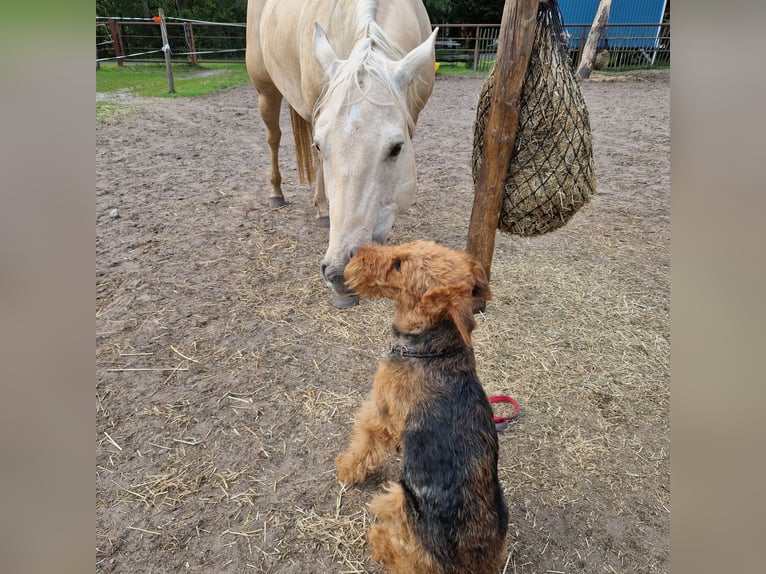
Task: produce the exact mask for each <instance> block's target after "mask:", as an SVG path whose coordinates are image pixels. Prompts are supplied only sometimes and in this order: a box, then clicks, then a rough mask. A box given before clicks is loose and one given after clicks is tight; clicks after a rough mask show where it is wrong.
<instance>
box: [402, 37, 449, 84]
mask: <svg viewBox="0 0 766 574" xmlns="http://www.w3.org/2000/svg"><path fill="white" fill-rule="evenodd" d="M438 31H439V28H436V29H435V30H434V31H433V32H431V35H430V36H429V37H428V38H426V39H425V40H424V41H423V43H422V44H420V46H418V47H417V48H415V49H414V50H412V51H411V52H410V53H409V54H407V55H406V56H405V57H404V58H402V59H401V60H399V61H398V62H396V69H395V70H394V79H395V81H396V84H397V85H398V86H399V88H400V89H401V90H402V91H403V92H406V91H407V88H408V87H409V85H410V82H411V81H412V79H413V78H414V77H416V76H417V75H418V74H419V73H420V72H421V70H427V71H430V73H432V74H435V73H436V71H435V69H434V61H435V59H436V56H435V55H434V54H435V52H434V43H435V41H436V33H437V32H438Z"/></svg>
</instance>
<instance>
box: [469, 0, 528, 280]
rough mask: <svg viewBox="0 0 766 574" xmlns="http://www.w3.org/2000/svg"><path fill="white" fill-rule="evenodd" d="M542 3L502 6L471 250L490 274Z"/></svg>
mask: <svg viewBox="0 0 766 574" xmlns="http://www.w3.org/2000/svg"><path fill="white" fill-rule="evenodd" d="M538 4H539V0H506V1H505V7H504V8H503V20H502V25H501V26H500V36H499V38H498V45H497V60H496V61H495V83H494V85H493V87H492V94H491V99H490V105H489V111H488V112H487V113H488V116H489V117H488V118H487V126H486V128H485V129H484V160H483V161H482V162H481V169H479V174H478V177H477V181H476V189H475V192H474V198H473V209H472V211H471V222H470V224H469V226H468V245H467V248H466V250H467V251H468V253H470V254H471V255H473V256H474V257H476V259H478V260H479V262H480V263H481V264H482V265H483V266H484V270H485V271H486V272H487V278H489V276H490V271H491V267H492V254H493V252H494V250H495V233H496V231H497V223H498V220H499V219H500V210H501V208H502V205H503V193H504V189H505V179H506V176H507V174H508V164H509V162H510V159H511V156H512V154H513V147H514V146H515V145H516V129H517V128H518V125H519V99H520V94H521V87H522V86H523V85H524V77H525V76H526V73H527V65H528V64H529V56H530V54H531V53H532V44H533V42H534V37H535V26H536V24H537V6H538Z"/></svg>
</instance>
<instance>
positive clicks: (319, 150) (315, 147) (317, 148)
mask: <svg viewBox="0 0 766 574" xmlns="http://www.w3.org/2000/svg"><path fill="white" fill-rule="evenodd" d="M314 149H315V150H317V153H322V150H321V149H319V144H318V143H317V142H314Z"/></svg>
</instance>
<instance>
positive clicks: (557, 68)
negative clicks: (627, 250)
mask: <svg viewBox="0 0 766 574" xmlns="http://www.w3.org/2000/svg"><path fill="white" fill-rule="evenodd" d="M494 80H495V69H494V67H493V68H492V70H491V71H490V73H489V76H488V77H487V80H486V81H485V82H484V86H483V87H482V91H481V95H480V96H479V105H478V108H477V112H476V123H475V124H474V139H473V180H474V183H476V181H477V180H478V175H479V168H480V166H481V163H482V160H483V158H484V129H485V127H486V124H487V118H488V117H489V106H490V99H491V94H492V86H493V84H494ZM595 189H596V176H595V170H594V166H593V150H592V145H591V131H590V120H589V117H588V110H587V108H586V106H585V100H584V99H583V97H582V93H581V92H580V86H579V84H578V83H577V80H576V79H575V76H574V74H573V73H572V70H571V68H570V67H569V58H568V56H567V51H566V46H565V44H564V42H563V27H562V22H561V14H560V13H559V10H558V6H557V4H556V2H555V0H541V1H540V6H539V9H538V14H537V25H536V27H535V38H534V45H533V47H532V54H531V56H530V60H529V65H528V67H527V73H526V76H525V78H524V85H523V87H522V89H521V96H520V102H519V126H518V130H517V133H516V145H515V148H514V150H513V155H512V156H511V161H510V164H509V166H508V175H507V177H506V180H505V188H504V197H503V205H502V209H501V212H500V218H499V221H498V225H497V226H498V229H500V230H501V231H504V232H506V233H511V234H514V235H520V236H523V237H528V236H533V235H541V234H543V233H547V232H549V231H553V230H554V229H558V228H559V227H561V226H562V225H564V224H565V223H566V222H567V221H569V219H570V218H571V217H572V216H573V215H574V214H575V213H576V212H577V210H579V209H580V208H581V207H582V206H583V205H584V204H585V203H587V202H588V200H589V199H590V196H591V194H592V193H594V192H595Z"/></svg>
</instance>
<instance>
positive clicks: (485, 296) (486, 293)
mask: <svg viewBox="0 0 766 574" xmlns="http://www.w3.org/2000/svg"><path fill="white" fill-rule="evenodd" d="M471 267H472V271H473V277H474V281H475V284H474V287H473V291H472V292H471V295H472V296H473V298H474V299H481V300H482V301H489V300H491V299H492V291H491V290H490V288H489V280H488V279H487V273H486V272H485V271H484V266H483V265H482V264H481V263H479V262H478V261H475V260H474V261H473V262H472V265H471Z"/></svg>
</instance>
